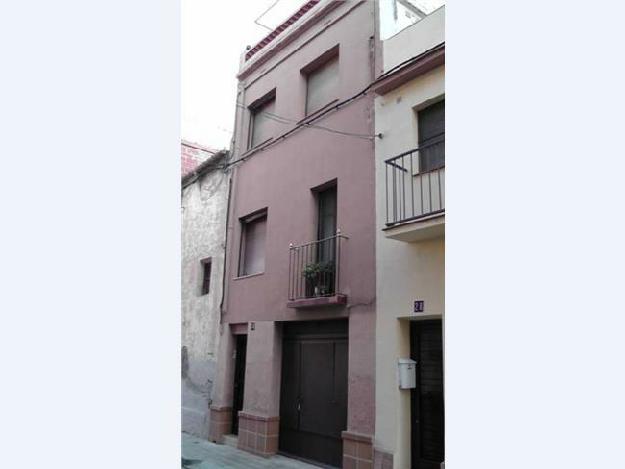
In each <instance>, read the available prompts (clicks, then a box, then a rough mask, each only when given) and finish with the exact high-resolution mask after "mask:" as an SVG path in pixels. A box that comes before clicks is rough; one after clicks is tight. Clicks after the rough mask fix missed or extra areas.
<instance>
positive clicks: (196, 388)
mask: <svg viewBox="0 0 625 469" xmlns="http://www.w3.org/2000/svg"><path fill="white" fill-rule="evenodd" d="M227 195H228V176H227V175H226V174H224V173H223V172H221V171H216V172H212V173H209V174H207V175H205V176H204V177H202V178H200V180H198V181H196V182H195V183H193V184H191V185H190V186H188V187H186V188H185V189H183V192H182V347H183V376H182V429H183V431H186V432H188V433H191V434H194V435H196V436H200V437H204V438H207V437H208V426H209V411H208V409H209V399H210V395H211V391H212V386H213V381H214V374H215V368H216V354H217V349H218V343H219V341H218V339H219V334H218V327H219V314H220V313H219V311H220V302H221V298H222V274H223V268H224V242H225V226H226V207H227ZM206 258H211V262H212V267H211V279H210V291H209V293H208V294H207V295H202V294H201V293H202V291H201V288H202V278H203V268H202V263H201V261H202V259H206Z"/></svg>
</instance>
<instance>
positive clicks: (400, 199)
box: [385, 134, 445, 226]
mask: <svg viewBox="0 0 625 469" xmlns="http://www.w3.org/2000/svg"><path fill="white" fill-rule="evenodd" d="M433 140H434V141H433V142H431V143H428V144H427V145H422V146H421V147H419V148H415V149H414V150H409V151H407V152H404V153H402V154H400V155H397V156H395V157H393V158H389V159H388V160H386V161H385V163H386V165H385V166H386V169H385V178H386V225H387V226H391V225H395V224H397V223H402V222H405V221H411V220H417V219H419V218H422V217H426V216H428V215H435V214H438V213H442V212H444V211H445V163H444V161H445V159H444V158H445V134H442V135H441V136H439V137H438V138H436V139H433ZM441 156H442V157H441ZM433 157H434V158H433ZM428 158H429V159H430V161H427V159H428ZM433 160H437V161H438V164H435V165H434V166H435V167H434V168H432V169H427V170H425V171H420V167H421V168H422V167H423V166H425V165H426V163H428V164H430V165H431V162H432V161H433Z"/></svg>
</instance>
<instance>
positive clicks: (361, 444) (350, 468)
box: [341, 431, 373, 469]
mask: <svg viewBox="0 0 625 469" xmlns="http://www.w3.org/2000/svg"><path fill="white" fill-rule="evenodd" d="M341 436H342V437H343V469H373V437H372V436H371V435H363V434H360V433H354V432H349V431H345V432H343V433H342V434H341Z"/></svg>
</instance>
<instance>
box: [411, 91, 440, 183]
mask: <svg viewBox="0 0 625 469" xmlns="http://www.w3.org/2000/svg"><path fill="white" fill-rule="evenodd" d="M417 120H418V126H419V172H420V173H425V172H427V171H432V170H434V169H438V168H440V167H442V166H445V100H442V101H438V102H436V103H434V104H432V105H430V106H428V107H426V108H424V109H421V110H420V111H419V112H418V113H417Z"/></svg>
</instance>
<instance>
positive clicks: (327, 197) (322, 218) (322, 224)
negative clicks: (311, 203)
mask: <svg viewBox="0 0 625 469" xmlns="http://www.w3.org/2000/svg"><path fill="white" fill-rule="evenodd" d="M317 204H318V219H317V239H318V240H322V239H323V240H326V241H323V242H321V243H319V248H318V251H317V257H318V259H317V261H318V262H329V261H334V253H335V249H336V245H335V240H334V239H328V238H331V237H332V236H334V235H335V234H336V186H332V187H328V188H326V189H324V190H321V191H319V192H317Z"/></svg>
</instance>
